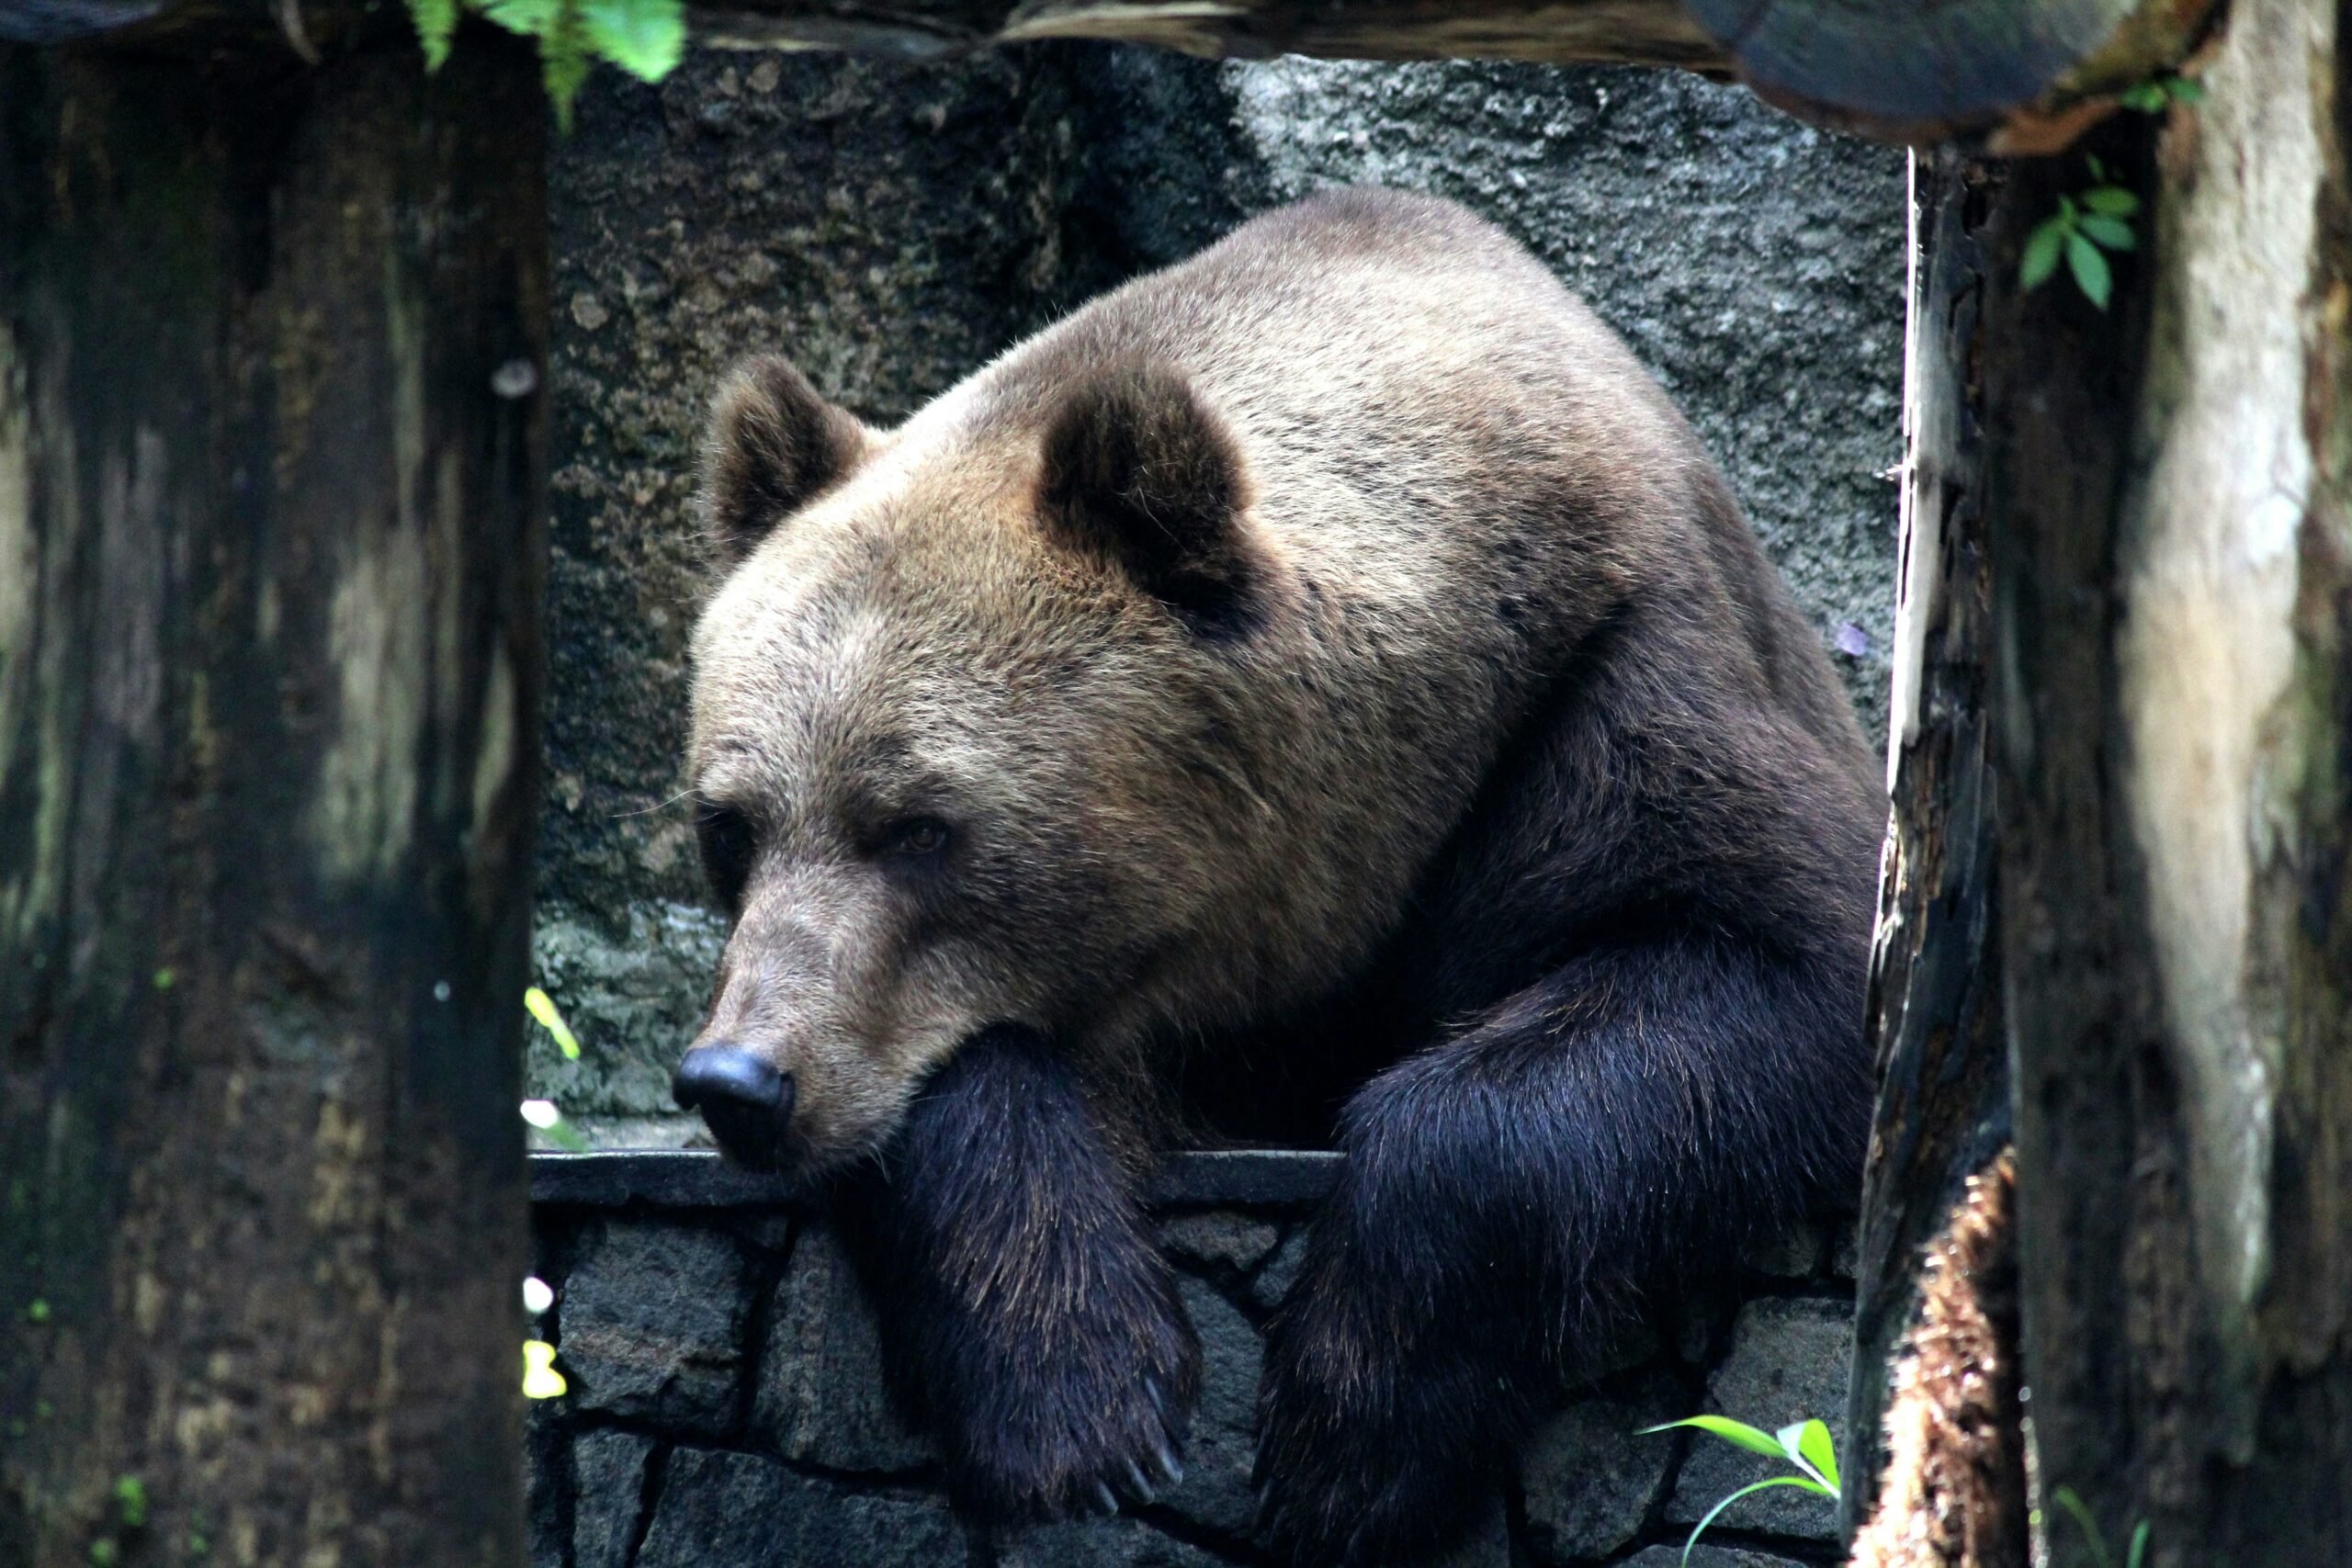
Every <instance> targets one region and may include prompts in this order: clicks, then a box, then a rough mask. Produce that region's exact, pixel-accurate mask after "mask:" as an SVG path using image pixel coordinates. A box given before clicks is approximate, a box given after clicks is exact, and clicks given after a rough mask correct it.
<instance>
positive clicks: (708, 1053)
mask: <svg viewBox="0 0 2352 1568" xmlns="http://www.w3.org/2000/svg"><path fill="white" fill-rule="evenodd" d="M670 1093H671V1095H672V1097H673V1098H674V1099H675V1100H677V1102H678V1105H679V1108H680V1109H681V1110H685V1111H701V1112H702V1119H703V1122H705V1124H707V1126H708V1127H709V1128H710V1131H711V1134H712V1135H713V1136H715V1137H717V1138H718V1146H719V1147H720V1148H721V1149H724V1150H725V1151H726V1152H727V1155H728V1157H729V1158H730V1159H733V1160H734V1161H736V1162H737V1163H738V1164H741V1165H747V1166H750V1167H752V1168H753V1169H756V1170H770V1169H774V1168H775V1166H776V1165H777V1164H778V1163H779V1162H780V1161H781V1159H782V1156H783V1152H784V1134H785V1129H786V1127H787V1126H789V1125H790V1124H791V1122H792V1099H793V1094H792V1075H791V1074H790V1073H786V1072H779V1071H777V1070H776V1069H775V1067H774V1066H770V1065H769V1064H768V1063H767V1062H766V1061H765V1060H763V1058H761V1057H759V1056H756V1055H752V1053H751V1052H749V1051H747V1050H745V1049H744V1048H743V1047H742V1046H741V1045H729V1044H723V1043H722V1044H718V1045H697V1046H695V1048H694V1049H693V1050H691V1051H689V1052H687V1053H686V1059H685V1060H684V1061H683V1062H681V1063H679V1064H678V1074H677V1077H674V1078H673V1079H672V1080H671V1082H670Z"/></svg>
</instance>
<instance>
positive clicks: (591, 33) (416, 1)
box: [408, 0, 686, 130]
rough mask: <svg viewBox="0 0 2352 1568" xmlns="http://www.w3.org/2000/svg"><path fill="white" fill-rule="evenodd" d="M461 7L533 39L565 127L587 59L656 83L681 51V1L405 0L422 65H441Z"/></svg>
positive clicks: (683, 23) (568, 126)
mask: <svg viewBox="0 0 2352 1568" xmlns="http://www.w3.org/2000/svg"><path fill="white" fill-rule="evenodd" d="M467 11H471V12H473V13H474V14H475V15H476V16H479V17H484V18H486V19H487V20H489V21H492V22H495V23H497V24H498V25H499V26H500V27H502V28H505V29H506V30H507V31H508V32H510V33H519V34H521V35H522V36H524V37H525V38H528V39H535V40H537V44H538V46H539V69H540V73H541V74H542V76H543V78H544V79H545V81H546V83H547V89H548V100H549V101H550V102H552V103H553V104H554V105H555V118H556V123H557V124H559V125H560V126H561V127H563V129H564V130H571V104H572V100H573V99H574V98H576V97H577V96H579V95H580V85H581V84H582V82H584V81H586V80H587V79H588V67H589V66H590V65H591V64H592V63H593V62H595V61H598V60H605V61H610V62H612V63H613V64H615V65H617V66H619V67H620V68H621V69H622V70H624V71H626V72H628V73H629V74H630V75H632V76H635V77H637V78H638V79H639V81H643V82H659V81H660V80H662V77H664V76H667V75H668V74H669V73H671V72H672V71H673V70H674V69H676V67H677V63H678V62H679V60H680V59H681V58H683V57H684V54H685V51H686V7H685V0H408V12H409V17H410V19H411V20H412V21H413V22H414V23H415V24H416V39H417V42H418V44H419V45H421V46H422V47H423V49H424V66H425V69H426V70H428V71H438V70H440V69H441V65H442V62H444V61H446V60H447V59H448V58H449V43H450V40H451V39H453V38H454V37H455V36H456V35H457V31H458V17H460V16H461V15H462V14H463V13H464V12H467Z"/></svg>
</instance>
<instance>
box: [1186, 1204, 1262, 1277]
mask: <svg viewBox="0 0 2352 1568" xmlns="http://www.w3.org/2000/svg"><path fill="white" fill-rule="evenodd" d="M1281 1240H1282V1232H1281V1231H1279V1230H1277V1229H1275V1228H1274V1227H1273V1226H1272V1225H1271V1224H1267V1223H1266V1222H1265V1221H1263V1220H1259V1219H1252V1218H1250V1216H1249V1215H1247V1214H1237V1213H1233V1212H1232V1211H1231V1210H1229V1209H1210V1210H1203V1211H1198V1212H1195V1213H1189V1214H1175V1215H1171V1216H1170V1217H1169V1218H1168V1219H1165V1220H1162V1221H1161V1222H1160V1224H1159V1242H1160V1245H1161V1246H1162V1247H1166V1248H1167V1249H1168V1251H1169V1253H1170V1255H1171V1256H1173V1257H1174V1258H1176V1259H1177V1260H1178V1261H1180V1262H1182V1263H1186V1264H1190V1265H1191V1266H1192V1267H1193V1268H1195V1269H1202V1270H1204V1271H1205V1272H1206V1273H1208V1274H1210V1275H1212V1276H1214V1277H1216V1278H1217V1279H1219V1280H1234V1279H1238V1278H1240V1277H1241V1276H1242V1275H1244V1274H1247V1273H1249V1272H1250V1270H1251V1269H1255V1268H1257V1267H1258V1265H1259V1264H1261V1263H1262V1262H1264V1261H1265V1258H1266V1255H1267V1254H1268V1253H1270V1252H1272V1251H1273V1250H1274V1246H1275V1244H1276V1243H1277V1242H1279V1241H1281Z"/></svg>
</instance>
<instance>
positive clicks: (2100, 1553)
mask: <svg viewBox="0 0 2352 1568" xmlns="http://www.w3.org/2000/svg"><path fill="white" fill-rule="evenodd" d="M2050 1499H2051V1501H2052V1502H2053V1503H2055V1504H2057V1505H2058V1506H2060V1507H2062V1508H2064V1509H2065V1510H2066V1512H2067V1514H2068V1515H2069V1516H2071V1517H2073V1519H2074V1521H2075V1525H2076V1526H2077V1527H2079V1528H2080V1529H2081V1530H2082V1532H2083V1539H2084V1540H2086V1541H2088V1542H2089V1543H2090V1549H2091V1555H2092V1556H2093V1557H2095V1558H2097V1559H2098V1568H2114V1565H2115V1560H2114V1559H2113V1558H2111V1557H2109V1555H2108V1554H2107V1538H2106V1537H2105V1536H2103V1535H2101V1534H2100V1533H2099V1529H2098V1519H2096V1518H2094V1517H2092V1516H2091V1510H2090V1505H2089V1504H2087V1503H2086V1502H2084V1501H2083V1499H2082V1495H2081V1494H2080V1493H2078V1492H2076V1491H2075V1489H2074V1488H2073V1487H2071V1486H2061V1487H2060V1488H2058V1490H2057V1491H2055V1492H2052V1494H2051V1495H2050Z"/></svg>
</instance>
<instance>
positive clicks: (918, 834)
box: [881, 817, 947, 860]
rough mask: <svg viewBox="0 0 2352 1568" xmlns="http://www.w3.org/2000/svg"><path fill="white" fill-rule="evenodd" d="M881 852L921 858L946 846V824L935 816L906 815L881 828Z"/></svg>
mask: <svg viewBox="0 0 2352 1568" xmlns="http://www.w3.org/2000/svg"><path fill="white" fill-rule="evenodd" d="M881 847H882V852H883V853H884V854H888V855H902V856H904V857H906V858H907V859H910V860H918V859H923V858H926V857H929V856H932V855H935V854H937V853H939V852H941V851H942V850H944V849H945V848H946V847H947V824H946V823H944V822H942V821H941V820H940V819H939V818H936V817H907V818H900V819H899V821H896V822H893V823H891V824H890V825H889V826H888V828H885V829H882V842H881Z"/></svg>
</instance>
